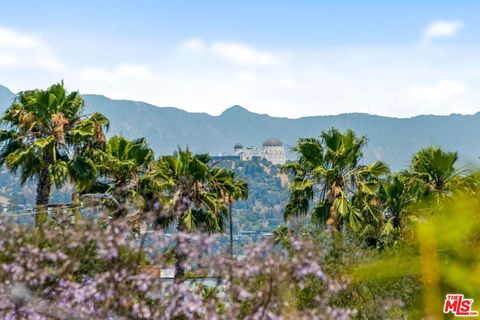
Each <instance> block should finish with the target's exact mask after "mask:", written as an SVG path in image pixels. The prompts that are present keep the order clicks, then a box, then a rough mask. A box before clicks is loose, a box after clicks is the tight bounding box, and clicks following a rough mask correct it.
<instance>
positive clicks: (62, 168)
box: [0, 82, 108, 225]
mask: <svg viewBox="0 0 480 320" xmlns="http://www.w3.org/2000/svg"><path fill="white" fill-rule="evenodd" d="M84 110H85V105H84V101H83V99H82V97H81V96H80V94H79V93H78V92H72V93H68V92H67V91H66V90H65V87H64V85H63V82H62V83H58V84H54V85H52V86H50V87H49V88H48V89H46V90H39V89H35V90H29V91H23V92H20V93H19V94H18V95H17V97H16V98H15V100H14V102H13V104H12V105H11V106H10V107H9V108H8V109H7V110H6V111H5V113H4V114H3V116H2V119H1V122H2V125H3V130H1V131H0V142H1V143H2V148H1V151H0V164H1V165H3V164H5V165H6V166H7V168H9V169H10V170H11V171H13V172H17V171H20V178H21V182H22V184H23V183H25V182H26V181H27V180H29V179H32V178H37V196H36V200H35V203H36V205H37V208H38V210H37V215H36V223H37V225H38V224H41V223H42V222H43V221H44V220H45V219H46V212H45V210H44V209H45V206H46V205H47V204H48V202H49V199H50V193H51V187H52V184H55V185H56V186H57V187H60V186H62V185H63V184H64V183H65V181H66V180H67V179H68V178H70V179H71V180H72V181H73V182H75V183H77V184H83V183H86V182H87V181H90V180H92V179H95V165H94V163H93V162H92V160H90V157H91V155H92V152H93V150H95V149H98V148H102V147H103V145H104V142H105V135H104V130H105V129H106V128H108V119H107V118H106V117H105V116H103V115H102V114H100V113H93V114H89V115H87V114H84Z"/></svg>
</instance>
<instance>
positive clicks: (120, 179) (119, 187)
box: [83, 136, 154, 218]
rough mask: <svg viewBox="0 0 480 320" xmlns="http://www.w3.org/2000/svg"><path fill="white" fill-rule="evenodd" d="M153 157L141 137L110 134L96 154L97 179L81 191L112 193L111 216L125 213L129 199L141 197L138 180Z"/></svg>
mask: <svg viewBox="0 0 480 320" xmlns="http://www.w3.org/2000/svg"><path fill="white" fill-rule="evenodd" d="M152 160H154V153H153V150H152V149H151V148H150V147H149V146H148V144H147V142H146V140H145V139H144V138H139V139H135V140H128V139H126V138H124V137H121V136H114V137H111V138H110V139H108V141H107V143H106V145H105V148H104V150H99V151H97V152H96V153H95V162H96V164H97V172H98V179H97V180H96V181H95V184H92V185H89V186H86V187H85V188H84V190H83V191H84V193H87V192H88V193H92V192H93V193H95V192H96V193H100V194H108V195H111V196H112V197H113V198H114V199H115V202H116V208H115V211H114V214H113V218H118V217H120V216H124V215H125V214H126V213H127V211H128V208H129V205H130V201H131V200H136V199H137V198H139V196H141V194H142V192H141V190H140V188H141V179H142V177H143V176H144V175H145V173H146V172H147V171H148V169H149V164H150V163H151V162H152Z"/></svg>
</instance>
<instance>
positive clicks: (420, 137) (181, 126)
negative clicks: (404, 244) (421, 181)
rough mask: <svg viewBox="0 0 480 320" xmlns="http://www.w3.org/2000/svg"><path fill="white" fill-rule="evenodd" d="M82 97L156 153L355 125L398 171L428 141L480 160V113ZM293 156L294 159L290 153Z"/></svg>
mask: <svg viewBox="0 0 480 320" xmlns="http://www.w3.org/2000/svg"><path fill="white" fill-rule="evenodd" d="M14 97H15V94H14V93H13V92H11V91H10V90H9V89H8V88H6V87H4V86H1V85H0V112H3V111H4V110H5V108H6V107H7V106H8V105H9V104H10V103H11V102H12V101H13V99H14ZM83 97H84V99H85V103H86V105H87V112H93V111H98V112H101V113H103V114H105V115H106V116H107V117H108V118H109V119H110V122H111V125H110V130H109V135H114V134H121V135H124V136H126V137H127V138H137V137H146V138H147V139H148V141H149V143H150V145H151V146H152V148H153V149H154V150H155V152H156V153H157V154H166V153H172V152H173V151H174V150H176V149H177V148H178V147H179V146H180V147H185V146H188V147H189V148H190V149H191V150H192V151H194V152H197V153H200V152H201V153H204V152H207V153H211V154H212V155H216V154H219V153H231V152H233V146H234V144H235V143H237V142H240V143H242V144H243V145H244V146H250V145H252V146H261V145H262V142H263V141H264V140H265V139H267V138H270V137H275V138H277V139H279V140H281V141H282V142H283V143H284V144H286V146H287V147H288V146H291V145H294V144H295V142H296V141H297V139H298V138H299V137H316V136H318V135H319V133H320V132H321V131H322V130H325V129H328V128H331V127H337V128H339V129H341V130H344V129H347V128H351V129H353V130H354V131H355V132H356V133H357V134H358V135H366V136H367V138H368V145H367V148H366V150H365V161H373V160H384V161H386V162H387V163H388V164H389V165H390V166H391V168H392V169H394V170H399V169H404V168H405V167H406V166H407V165H408V162H409V160H410V157H411V155H412V154H413V153H414V152H415V151H416V150H418V149H419V148H421V147H423V146H427V145H436V146H441V147H443V148H445V149H446V150H456V151H458V152H459V155H460V160H461V162H462V163H463V164H474V165H478V164H480V162H479V160H478V159H479V155H480V140H479V139H478V131H479V129H480V113H476V114H473V115H459V114H452V115H449V116H436V115H421V116H416V117H413V118H401V119H400V118H391V117H383V116H376V115H370V114H363V113H350V114H340V115H332V116H311V117H303V118H298V119H288V118H278V117H271V116H269V115H266V114H257V113H253V112H250V111H248V110H246V109H245V108H242V107H241V106H233V107H231V108H228V109H226V110H225V111H224V112H223V113H222V114H221V115H219V116H212V115H209V114H206V113H191V112H187V111H184V110H181V109H178V108H172V107H157V106H154V105H151V104H148V103H144V102H138V101H130V100H113V99H109V98H107V97H105V96H101V95H90V94H85V95H83ZM289 156H290V157H293V155H292V154H291V153H289Z"/></svg>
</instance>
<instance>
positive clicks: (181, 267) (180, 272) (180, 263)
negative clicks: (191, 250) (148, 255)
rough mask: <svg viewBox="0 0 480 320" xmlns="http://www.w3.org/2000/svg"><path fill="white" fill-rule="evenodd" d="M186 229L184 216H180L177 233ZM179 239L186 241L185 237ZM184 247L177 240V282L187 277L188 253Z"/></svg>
mask: <svg viewBox="0 0 480 320" xmlns="http://www.w3.org/2000/svg"><path fill="white" fill-rule="evenodd" d="M185 230H186V228H185V226H184V224H183V221H182V217H179V218H178V222H177V233H180V232H184V231H185ZM177 239H182V241H184V239H183V237H179V238H177ZM177 241H178V240H177ZM182 247H184V246H183V245H179V243H178V242H177V244H176V246H175V276H174V278H175V282H181V281H183V280H184V277H185V262H186V260H187V255H186V253H185V252H184V250H182Z"/></svg>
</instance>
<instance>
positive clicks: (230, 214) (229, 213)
mask: <svg viewBox="0 0 480 320" xmlns="http://www.w3.org/2000/svg"><path fill="white" fill-rule="evenodd" d="M232 213H233V211H232V204H230V205H229V206H228V222H229V224H230V257H233V221H232V219H233V218H232Z"/></svg>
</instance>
